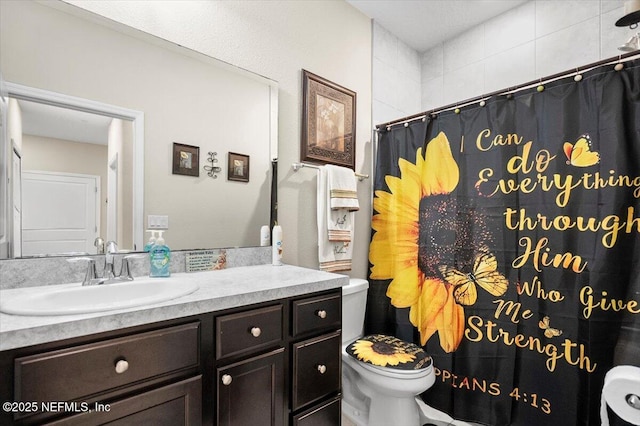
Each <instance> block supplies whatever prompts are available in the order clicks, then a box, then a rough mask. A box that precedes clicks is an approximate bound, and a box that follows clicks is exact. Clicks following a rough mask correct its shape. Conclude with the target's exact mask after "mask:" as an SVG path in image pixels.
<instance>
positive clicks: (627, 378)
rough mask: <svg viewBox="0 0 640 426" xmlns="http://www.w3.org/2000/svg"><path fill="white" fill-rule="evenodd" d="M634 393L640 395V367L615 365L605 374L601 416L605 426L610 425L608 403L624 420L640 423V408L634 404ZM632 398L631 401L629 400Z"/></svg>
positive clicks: (635, 423)
mask: <svg viewBox="0 0 640 426" xmlns="http://www.w3.org/2000/svg"><path fill="white" fill-rule="evenodd" d="M633 395H636V396H637V397H640V368H638V367H634V366H632V365H619V366H617V367H613V368H612V369H611V370H609V371H608V372H607V374H606V375H605V376H604V386H603V387H602V401H601V406H600V417H601V421H602V425H603V426H608V425H609V419H608V416H607V405H608V406H609V407H610V408H611V410H613V412H614V413H616V414H617V415H618V417H620V418H621V419H622V420H624V421H626V422H628V423H631V424H634V425H640V408H636V407H634V406H633V404H632V403H631V402H635V400H634V398H633ZM629 400H631V402H629Z"/></svg>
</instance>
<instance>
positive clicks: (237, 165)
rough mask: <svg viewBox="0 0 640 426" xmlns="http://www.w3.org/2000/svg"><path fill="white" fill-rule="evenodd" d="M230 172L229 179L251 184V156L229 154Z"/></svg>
mask: <svg viewBox="0 0 640 426" xmlns="http://www.w3.org/2000/svg"><path fill="white" fill-rule="evenodd" d="M228 164H229V171H228V176H227V179H229V180H236V181H240V182H249V156H248V155H244V154H237V153H235V152H230V153H229V161H228Z"/></svg>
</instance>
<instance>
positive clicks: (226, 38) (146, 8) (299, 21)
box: [68, 0, 371, 277]
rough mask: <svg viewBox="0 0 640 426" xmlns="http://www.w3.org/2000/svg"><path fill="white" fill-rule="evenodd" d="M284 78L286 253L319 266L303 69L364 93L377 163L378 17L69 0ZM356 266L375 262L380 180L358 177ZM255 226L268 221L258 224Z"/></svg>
mask: <svg viewBox="0 0 640 426" xmlns="http://www.w3.org/2000/svg"><path fill="white" fill-rule="evenodd" d="M68 2H69V3H72V4H75V5H77V6H79V7H82V8H84V9H87V10H90V11H93V12H95V13H98V14H100V15H103V16H106V17H108V18H110V19H113V20H115V21H118V22H122V23H124V24H127V25H129V26H132V27H135V28H138V29H140V30H143V31H146V32H148V33H151V34H154V35H157V36H159V37H162V38H164V39H167V40H169V41H172V42H175V43H178V44H181V45H183V46H185V47H189V48H191V49H194V50H197V51H199V52H202V53H205V54H207V55H210V56H213V57H216V58H218V59H221V60H223V61H226V62H229V63H231V64H233V65H236V66H239V67H242V68H245V69H248V70H250V71H253V72H256V73H258V74H261V75H263V76H265V77H268V78H271V79H273V80H276V81H277V82H278V83H279V144H278V146H279V165H278V197H279V203H278V206H279V222H280V224H281V225H282V227H283V230H284V244H285V246H284V247H285V252H284V261H285V263H290V264H294V265H299V266H305V267H311V268H317V267H318V259H317V231H316V212H315V205H316V172H315V171H313V170H311V169H302V170H300V171H299V172H297V173H295V174H294V173H293V171H292V169H291V164H292V163H293V162H296V161H299V159H300V128H301V124H300V123H301V110H302V78H301V69H303V68H304V69H306V70H309V71H311V72H313V73H315V74H318V75H320V76H322V77H325V78H327V79H329V80H331V81H333V82H335V83H337V84H340V85H342V86H344V87H347V88H349V89H351V90H353V91H355V92H357V128H356V155H357V158H356V170H357V171H358V172H361V173H370V164H371V142H370V141H371V23H370V20H369V18H367V17H366V16H365V15H363V14H362V13H360V12H359V11H357V10H356V9H355V8H353V7H352V6H350V5H349V4H347V3H346V2H342V1H297V2H294V1H207V2H204V1H190V2H180V1H175V2H174V1H156V2H133V1H117V2H113V1H91V2H86V1H76V0H73V1H68ZM358 189H359V200H360V206H361V209H360V211H359V212H358V213H357V216H356V236H355V247H354V250H355V252H354V266H353V270H352V272H351V275H353V276H357V277H364V276H365V274H366V271H367V268H368V250H369V235H370V219H371V216H370V214H371V213H370V197H371V195H370V192H371V180H365V181H364V182H361V183H360V184H359V187H358ZM255 232H256V235H257V234H258V232H259V229H256V230H255Z"/></svg>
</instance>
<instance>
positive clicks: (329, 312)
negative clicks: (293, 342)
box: [291, 293, 342, 337]
mask: <svg viewBox="0 0 640 426" xmlns="http://www.w3.org/2000/svg"><path fill="white" fill-rule="evenodd" d="M292 303H293V306H292V315H293V328H292V331H291V332H292V334H293V336H294V337H296V336H300V335H303V334H305V333H309V332H312V331H320V330H327V329H330V328H340V324H341V321H342V310H341V307H342V293H334V294H329V295H324V296H317V297H310V298H307V299H301V300H296V301H294V302H292Z"/></svg>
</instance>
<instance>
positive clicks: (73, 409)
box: [2, 321, 202, 426]
mask: <svg viewBox="0 0 640 426" xmlns="http://www.w3.org/2000/svg"><path fill="white" fill-rule="evenodd" d="M4 355H5V354H3V366H4V364H5V363H6V361H5V357H4ZM5 371H11V368H9V369H7V370H5ZM13 372H14V374H13V376H14V380H13V397H12V398H4V396H5V395H6V393H5V392H4V389H5V388H4V387H3V402H5V401H11V402H13V403H14V404H15V407H14V408H15V409H13V410H12V411H13V412H14V414H13V415H12V416H11V417H10V420H9V423H4V422H2V423H3V424H12V423H15V424H20V425H22V424H24V425H29V424H55V425H97V424H105V423H109V424H115V425H118V424H123V425H124V424H136V423H137V424H154V425H167V426H173V425H200V424H202V375H201V374H200V372H201V357H200V322H199V321H193V322H189V323H186V324H180V325H174V326H168V327H164V328H160V329H153V330H149V331H144V332H135V333H133V334H130V335H126V336H121V337H112V338H106V339H104V340H100V341H94V342H90V343H79V344H74V345H71V346H68V347H65V348H63V349H56V350H49V351H42V352H38V353H35V354H31V355H24V356H18V357H15V358H14V359H13ZM3 376H4V374H3ZM5 403H6V402H5ZM5 411H8V410H5ZM3 420H4V419H3Z"/></svg>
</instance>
